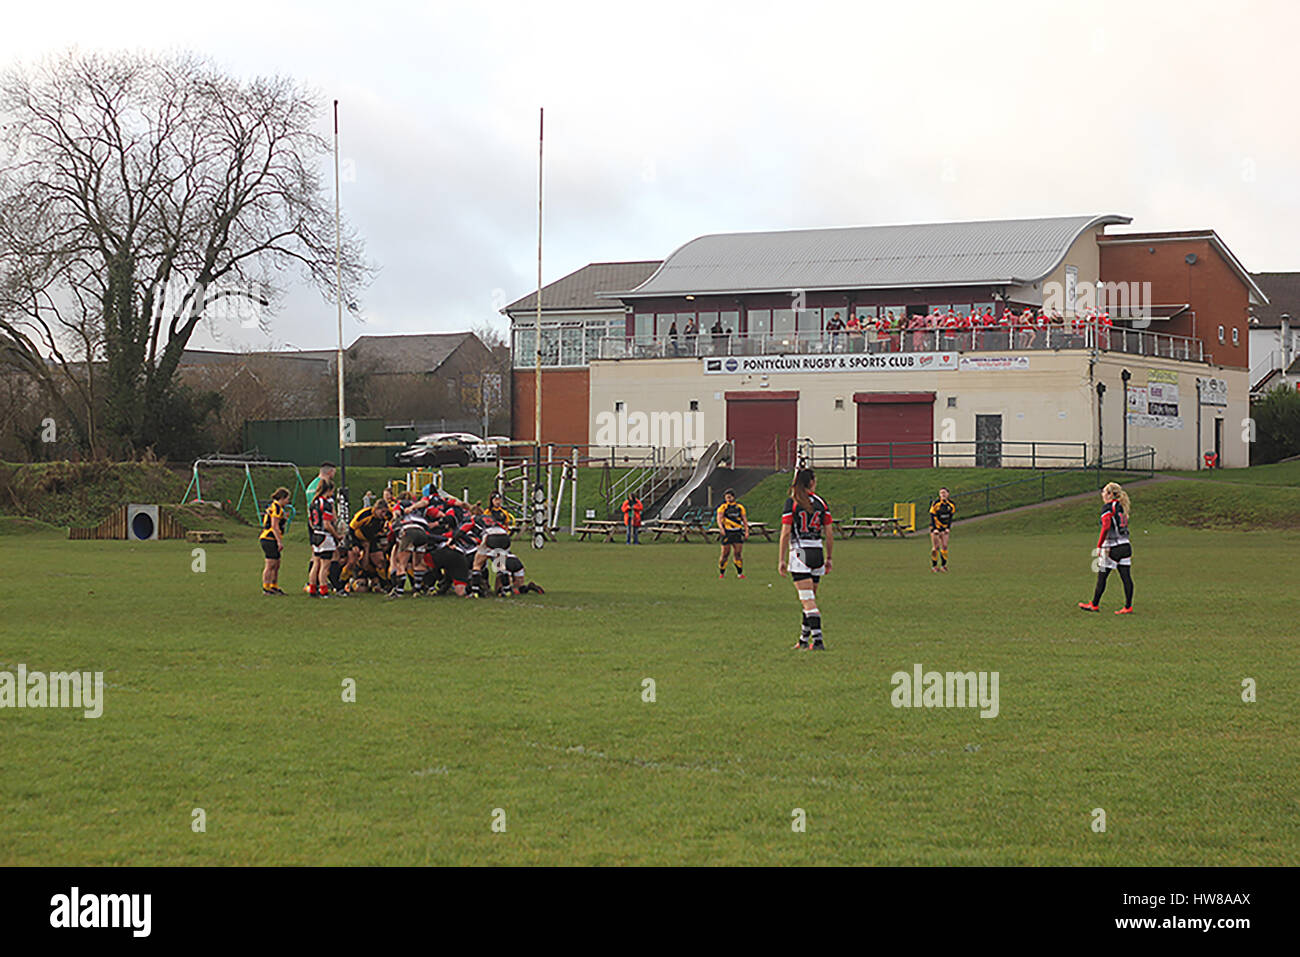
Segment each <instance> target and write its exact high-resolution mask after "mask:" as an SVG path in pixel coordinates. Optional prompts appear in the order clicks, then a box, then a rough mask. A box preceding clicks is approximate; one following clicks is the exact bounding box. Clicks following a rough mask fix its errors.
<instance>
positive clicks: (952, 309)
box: [503, 215, 1268, 468]
mask: <svg viewBox="0 0 1300 957" xmlns="http://www.w3.org/2000/svg"><path fill="white" fill-rule="evenodd" d="M1129 224H1130V220H1129V219H1128V218H1127V217H1124V216H1117V215H1093V216H1069V217H1054V218H1046V219H1019V220H999V221H985V222H956V223H935V224H924V225H902V226H863V227H847V228H830V229H799V230H785V231H776V232H758V233H732V234H719V235H710V236H702V237H699V238H697V239H693V240H691V241H690V242H687V243H686V244H685V245H683V246H681V247H680V248H678V249H677V250H676V251H675V252H673V253H672V254H671V255H669V256H668V258H667V259H665V260H663V261H657V260H656V261H642V262H622V263H593V264H591V265H589V266H586V267H584V268H583V269H580V270H578V271H577V272H574V273H572V274H570V275H568V276H565V277H563V278H562V279H560V280H558V281H556V282H554V283H551V284H550V285H548V286H545V287H543V289H542V290H541V296H542V302H541V365H542V373H541V375H542V390H541V391H542V439H543V441H544V442H547V443H555V444H557V445H559V446H565V447H568V446H580V447H582V448H583V449H584V454H587V453H589V454H590V455H591V456H592V457H594V458H599V457H601V456H602V455H606V454H608V452H609V451H610V450H609V447H610V446H615V445H618V446H623V445H643V444H653V445H658V446H661V447H662V446H670V447H671V446H679V445H684V446H691V447H695V448H698V447H703V446H707V445H708V444H709V443H711V442H713V441H719V442H727V441H731V442H734V443H735V445H734V452H735V460H734V464H735V465H737V466H742V467H743V466H755V467H769V468H771V467H776V468H789V467H790V466H791V465H792V464H793V462H794V461H795V460H796V456H797V455H800V454H802V455H804V456H805V457H807V458H809V459H810V460H811V461H812V462H813V463H814V464H817V465H822V466H830V465H841V466H847V467H867V468H872V467H890V466H893V467H899V466H916V465H928V464H939V465H945V464H950V465H989V466H996V465H1039V466H1044V465H1047V466H1050V465H1054V464H1061V465H1075V464H1083V463H1085V462H1087V463H1093V462H1095V461H1096V460H1097V458H1098V456H1099V455H1100V456H1101V457H1102V460H1103V461H1105V462H1106V463H1107V464H1110V463H1112V462H1115V461H1120V460H1122V457H1123V456H1124V455H1125V453H1126V451H1127V452H1128V453H1129V454H1143V455H1144V457H1143V458H1142V460H1141V462H1142V464H1143V465H1145V464H1148V463H1150V464H1153V465H1154V466H1155V467H1156V468H1196V467H1199V466H1200V465H1201V464H1203V463H1204V461H1205V459H1204V456H1205V454H1206V453H1211V454H1213V455H1214V456H1216V460H1217V463H1218V464H1219V465H1221V466H1224V467H1239V466H1244V465H1247V464H1248V461H1249V448H1248V445H1247V443H1246V441H1245V434H1246V430H1245V429H1244V428H1243V420H1245V419H1246V418H1247V416H1248V415H1249V404H1248V403H1249V398H1248V397H1249V391H1250V383H1249V328H1250V320H1251V315H1252V310H1253V309H1255V308H1257V307H1263V306H1265V305H1267V302H1268V299H1267V297H1266V296H1265V294H1264V293H1263V292H1262V291H1261V289H1260V288H1259V286H1257V285H1256V283H1255V281H1254V280H1253V278H1252V277H1251V274H1250V273H1249V272H1247V270H1246V269H1245V268H1244V267H1243V266H1242V264H1241V263H1240V262H1239V261H1238V260H1237V258H1236V257H1235V256H1234V255H1233V253H1232V252H1231V250H1230V249H1229V248H1228V247H1227V245H1226V244H1225V243H1224V242H1223V241H1222V240H1221V239H1220V238H1219V237H1218V235H1217V234H1215V232H1214V231H1213V230H1198V231H1183V232H1134V231H1119V230H1122V228H1123V227H1127V226H1128V225H1129ZM503 312H504V313H505V314H506V315H507V316H509V318H510V319H511V324H512V343H511V344H512V355H513V366H514V369H513V388H512V390H511V391H512V395H513V408H512V413H513V422H514V437H515V438H517V439H531V438H532V437H533V427H534V407H533V397H534V378H533V376H534V368H535V363H536V362H537V339H536V332H537V330H536V317H537V301H536V293H533V294H530V295H529V296H525V297H524V298H522V299H520V300H518V301H517V302H514V303H511V304H510V305H509V306H507V307H505V309H504V310H503ZM656 417H657V419H656ZM649 420H655V421H659V422H665V423H667V422H673V423H676V422H678V421H684V422H685V423H686V424H687V428H686V429H684V430H682V434H681V435H680V436H679V435H676V434H674V435H671V436H665V435H653V436H652V435H649V434H648V433H647V432H646V430H645V429H644V428H641V429H640V431H638V429H637V426H638V425H641V426H643V425H644V424H645V423H646V422H647V421H649ZM627 423H632V424H633V427H632V428H631V429H629V428H626V425H627ZM615 424H616V425H617V426H618V428H617V429H615V430H614V431H611V426H612V425H615ZM651 439H653V441H651ZM638 440H640V441H638ZM1147 450H1153V451H1152V452H1148V451H1147Z"/></svg>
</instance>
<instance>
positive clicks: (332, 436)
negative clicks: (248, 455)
mask: <svg viewBox="0 0 1300 957" xmlns="http://www.w3.org/2000/svg"><path fill="white" fill-rule="evenodd" d="M352 421H353V422H354V423H356V439H355V440H356V441H357V442H408V441H410V442H414V441H415V430H414V429H400V430H389V429H385V428H384V420H383V419H353V420H352ZM244 451H245V452H257V453H258V454H259V455H261V456H262V458H265V459H270V460H272V461H279V462H293V463H295V464H296V465H298V466H299V467H300V468H301V467H303V466H308V467H312V468H314V467H315V466H317V465H319V464H320V463H321V462H326V461H328V462H337V461H338V457H339V422H338V419H335V418H329V419H258V420H252V419H249V420H246V421H245V422H244ZM399 451H401V449H400V448H398V447H393V448H369V449H349V450H348V462H347V464H348V465H350V466H351V465H360V466H385V465H392V464H393V456H394V455H395V454H396V453H397V452H399Z"/></svg>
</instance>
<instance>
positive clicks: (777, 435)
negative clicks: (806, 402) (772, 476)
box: [726, 392, 799, 469]
mask: <svg viewBox="0 0 1300 957" xmlns="http://www.w3.org/2000/svg"><path fill="white" fill-rule="evenodd" d="M726 398H727V438H728V439H730V440H731V441H733V442H735V443H736V461H735V465H736V466H737V467H738V468H769V469H770V468H777V469H787V468H789V467H790V463H791V461H792V459H793V456H794V443H795V438H796V433H797V431H798V428H799V393H798V392H728V393H727V394H726Z"/></svg>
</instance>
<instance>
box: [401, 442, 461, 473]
mask: <svg viewBox="0 0 1300 957" xmlns="http://www.w3.org/2000/svg"><path fill="white" fill-rule="evenodd" d="M473 458H474V454H473V451H472V450H471V448H470V446H469V444H468V443H466V442H464V441H462V440H460V439H457V438H453V437H451V436H443V435H422V436H420V439H419V441H418V442H416V443H415V444H414V445H412V446H411V447H410V448H406V449H402V451H400V452H398V453H397V456H396V459H397V464H398V465H413V466H416V467H417V468H422V469H427V468H438V467H440V466H443V465H459V466H462V467H463V466H466V465H469V463H470V462H471V461H472V460H473Z"/></svg>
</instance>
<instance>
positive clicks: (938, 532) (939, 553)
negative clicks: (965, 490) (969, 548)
mask: <svg viewBox="0 0 1300 957" xmlns="http://www.w3.org/2000/svg"><path fill="white" fill-rule="evenodd" d="M956 513H957V505H956V503H954V502H953V500H952V499H950V498H949V497H948V490H947V489H946V488H941V489H939V500H938V501H937V502H935V503H934V504H933V505H931V506H930V571H932V572H938V571H944V572H946V571H947V570H948V534H949V533H950V532H951V531H952V518H953V516H954V515H955V514H956ZM941 561H942V562H943V565H942V566H941V565H940V564H939V562H941Z"/></svg>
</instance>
